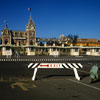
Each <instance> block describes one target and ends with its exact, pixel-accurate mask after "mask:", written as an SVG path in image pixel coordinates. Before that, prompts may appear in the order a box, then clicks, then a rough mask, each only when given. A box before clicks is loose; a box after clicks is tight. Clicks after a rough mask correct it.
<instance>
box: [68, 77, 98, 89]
mask: <svg viewBox="0 0 100 100" xmlns="http://www.w3.org/2000/svg"><path fill="white" fill-rule="evenodd" d="M68 80H69V81H72V82H75V83H78V84H81V85H84V86H87V87H90V88H93V89H96V90H99V91H100V88H97V87H95V86H91V85H88V84H85V83H82V82H79V81H75V80H72V79H68Z"/></svg>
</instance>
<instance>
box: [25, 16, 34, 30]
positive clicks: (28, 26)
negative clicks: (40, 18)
mask: <svg viewBox="0 0 100 100" xmlns="http://www.w3.org/2000/svg"><path fill="white" fill-rule="evenodd" d="M31 29H35V25H34V22H33V19H32V16H30V18H29V22H28V24H27V25H26V30H31Z"/></svg>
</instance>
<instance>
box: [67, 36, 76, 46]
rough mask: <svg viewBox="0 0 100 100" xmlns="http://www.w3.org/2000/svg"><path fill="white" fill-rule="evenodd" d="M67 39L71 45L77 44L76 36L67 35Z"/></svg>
mask: <svg viewBox="0 0 100 100" xmlns="http://www.w3.org/2000/svg"><path fill="white" fill-rule="evenodd" d="M68 38H69V39H68V42H69V43H72V44H73V45H75V44H76V43H77V39H78V35H72V34H69V35H68Z"/></svg>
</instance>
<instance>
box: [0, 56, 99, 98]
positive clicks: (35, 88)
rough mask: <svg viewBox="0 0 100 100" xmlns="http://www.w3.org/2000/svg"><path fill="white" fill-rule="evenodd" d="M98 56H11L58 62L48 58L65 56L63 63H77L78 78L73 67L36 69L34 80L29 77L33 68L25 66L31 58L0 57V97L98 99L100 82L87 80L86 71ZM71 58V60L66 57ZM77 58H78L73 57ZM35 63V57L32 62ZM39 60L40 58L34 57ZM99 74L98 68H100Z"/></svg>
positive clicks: (96, 61)
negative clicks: (78, 78)
mask: <svg viewBox="0 0 100 100" xmlns="http://www.w3.org/2000/svg"><path fill="white" fill-rule="evenodd" d="M99 58H100V57H58V58H54V57H43V56H41V57H37V56H35V57H32V56H31V57H20V58H11V59H33V60H34V59H48V60H43V62H53V63H55V62H59V61H57V60H52V61H51V60H50V61H49V59H64V60H65V61H64V60H62V61H61V60H60V61H61V62H59V63H62V62H66V61H67V62H80V63H82V65H83V69H78V72H79V75H80V77H81V80H80V81H77V80H76V79H75V78H74V73H73V70H72V69H39V70H38V73H37V76H36V80H35V81H34V82H33V81H32V80H31V78H32V75H33V71H34V70H33V69H28V68H27V67H28V65H29V64H30V63H31V62H32V61H31V60H28V61H27V60H25V61H21V60H20V61H14V60H12V61H10V60H11V59H10V60H8V61H7V60H4V59H8V58H5V57H1V58H0V59H2V60H1V61H0V100H32V99H34V100H40V99H41V100H44V99H47V100H51V99H52V100H56V99H58V100H66V99H67V100H87V99H88V100H99V99H100V81H99V80H98V81H97V82H95V83H92V84H90V83H89V71H90V68H91V66H92V65H93V64H94V63H95V64H96V63H97V64H98V65H99ZM68 59H70V60H68ZM75 59H78V60H75ZM80 59H81V60H80ZM33 62H35V60H34V61H33ZM37 62H41V60H37ZM99 73H100V71H99Z"/></svg>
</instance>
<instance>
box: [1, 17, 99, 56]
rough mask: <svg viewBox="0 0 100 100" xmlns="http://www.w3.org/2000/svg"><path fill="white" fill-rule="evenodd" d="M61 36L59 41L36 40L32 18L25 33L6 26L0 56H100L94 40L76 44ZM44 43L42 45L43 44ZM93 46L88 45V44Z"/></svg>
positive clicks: (80, 40)
mask: <svg viewBox="0 0 100 100" xmlns="http://www.w3.org/2000/svg"><path fill="white" fill-rule="evenodd" d="M69 40H70V38H68V37H64V35H61V36H60V38H59V39H55V38H53V39H46V38H45V39H42V38H36V28H35V25H34V22H33V19H32V17H31V16H30V18H29V22H28V24H27V25H26V30H25V31H15V30H10V29H9V28H8V27H7V25H6V26H5V28H4V29H3V30H2V31H1V37H0V43H1V44H0V55H1V56H6V55H16V53H17V54H19V55H50V56H53V55H71V56H79V55H88V56H100V43H99V42H98V40H96V39H78V40H77V43H76V44H74V45H73V44H72V43H69V42H68V41H69ZM43 42H44V43H43ZM91 43H92V44H93V45H90V44H91Z"/></svg>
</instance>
